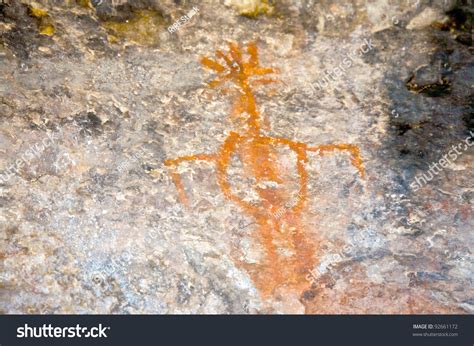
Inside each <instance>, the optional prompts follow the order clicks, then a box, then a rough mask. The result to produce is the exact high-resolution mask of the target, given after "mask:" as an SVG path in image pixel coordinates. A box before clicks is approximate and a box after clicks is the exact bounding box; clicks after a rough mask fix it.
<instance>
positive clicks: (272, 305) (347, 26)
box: [0, 0, 474, 314]
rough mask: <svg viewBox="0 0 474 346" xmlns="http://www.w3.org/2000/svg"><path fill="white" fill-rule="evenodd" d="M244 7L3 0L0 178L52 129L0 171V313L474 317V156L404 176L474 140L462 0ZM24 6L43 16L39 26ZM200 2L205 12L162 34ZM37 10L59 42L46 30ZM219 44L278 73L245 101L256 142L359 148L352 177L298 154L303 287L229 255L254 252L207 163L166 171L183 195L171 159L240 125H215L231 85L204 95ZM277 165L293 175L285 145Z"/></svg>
mask: <svg viewBox="0 0 474 346" xmlns="http://www.w3.org/2000/svg"><path fill="white" fill-rule="evenodd" d="M238 3H239V1H226V2H225V3H224V2H218V1H195V2H192V1H180V2H179V5H176V4H175V2H173V1H152V0H149V1H145V0H143V1H126V0H121V1H111V0H103V1H91V2H89V1H76V2H75V1H50V2H41V3H34V2H28V1H21V2H20V1H3V4H0V123H1V126H0V157H1V161H0V173H2V174H4V175H3V177H5V172H6V171H7V170H8V167H9V166H11V165H15V162H16V161H17V160H18V159H19V158H21V157H22V156H25V154H26V153H27V152H28V150H29V149H30V148H31V147H32V146H34V145H35V144H36V143H41V142H42V141H43V140H44V139H45V138H48V136H53V137H52V138H53V141H52V142H51V141H50V142H45V143H49V145H46V148H44V147H43V148H44V150H42V151H40V152H39V153H38V155H37V156H36V157H34V158H31V156H32V155H31V154H30V155H29V156H28V154H26V155H27V158H28V157H29V159H28V160H27V161H28V162H26V163H25V164H23V165H22V166H21V167H20V169H19V171H18V174H16V173H15V174H14V176H13V177H12V178H10V179H0V229H1V247H0V258H1V259H2V263H1V305H0V311H2V312H3V313H173V314H181V313H473V312H474V295H473V284H474V283H473V280H474V276H473V272H474V265H473V264H474V261H473V255H472V248H473V245H474V244H473V241H474V237H473V220H472V213H473V196H474V189H473V181H474V180H473V170H472V168H473V160H472V159H473V151H472V148H467V149H465V150H461V154H459V155H458V158H457V159H456V160H455V162H454V163H453V164H452V165H451V166H449V167H447V168H444V169H443V170H442V171H441V172H440V173H439V174H437V175H435V177H434V178H433V179H432V180H431V181H429V182H428V183H427V184H424V185H423V186H422V187H421V188H419V189H415V188H413V186H414V182H415V179H416V177H420V176H421V175H422V174H423V173H425V175H426V174H428V170H429V166H430V165H432V164H433V163H437V162H438V161H439V160H440V159H441V158H442V157H443V155H445V154H447V153H448V152H449V151H450V150H451V146H452V145H458V144H460V143H464V140H465V139H466V138H468V136H469V130H471V131H474V128H473V112H474V110H473V107H474V103H473V102H474V99H473V83H474V74H473V71H474V70H473V65H474V59H473V56H472V36H471V32H470V31H471V28H470V27H469V20H472V12H469V11H472V7H471V9H470V8H469V6H468V3H467V2H462V1H461V2H458V3H456V2H455V1H430V2H429V4H428V3H427V1H419V2H415V1H411V2H409V1H407V2H405V1H402V2H396V3H395V2H392V1H389V0H381V1H365V0H352V1H330V0H322V1H311V0H307V1H295V0H293V1H290V0H285V1H275V2H271V1H270V2H264V4H260V5H258V4H253V5H252V4H251V5H249V6H254V7H252V8H251V9H250V10H249V9H246V8H245V6H246V5H245V6H244V5H242V4H240V5H239V4H238ZM249 3H254V2H252V1H250V2H249ZM255 3H260V2H259V1H255ZM415 3H416V4H415ZM27 4H28V5H29V6H31V7H32V8H40V9H43V10H47V11H48V12H47V13H48V15H47V16H44V17H41V18H38V17H35V16H33V15H32V14H31V10H28V7H27ZM193 6H195V7H196V8H198V10H199V11H198V12H197V13H196V14H195V15H194V16H192V17H191V18H190V19H189V20H188V21H187V22H186V23H183V24H182V25H181V26H180V27H179V28H178V29H177V30H176V32H174V33H172V34H170V33H169V32H168V31H167V28H168V27H169V26H171V25H173V23H175V22H177V21H178V20H179V19H180V18H181V16H183V15H185V14H187V13H189V11H190V10H191V9H192V8H193ZM45 21H47V23H52V25H53V26H54V33H53V34H52V35H46V34H40V31H41V30H42V29H41V26H42V25H43V26H44V25H45ZM111 23H112V24H111ZM150 26H151V27H152V30H151V29H150ZM364 39H370V40H371V42H372V43H373V46H374V48H373V49H372V50H370V51H369V52H368V53H367V54H363V55H361V56H355V57H354V61H353V63H352V65H351V66H350V67H349V68H347V70H346V71H345V73H344V74H343V75H341V76H339V77H337V78H335V80H331V81H330V82H329V83H328V85H327V86H326V87H324V88H322V89H319V88H318V87H317V84H316V82H320V83H321V81H322V78H323V77H324V71H325V70H328V71H333V69H334V68H335V67H336V66H339V64H341V62H342V61H343V60H344V58H345V57H346V55H347V53H348V52H353V51H354V50H355V49H358V48H359V47H360V46H361V44H362V43H363V42H364ZM228 40H231V41H235V42H240V43H244V42H249V41H255V42H256V44H257V47H258V49H259V54H260V62H261V65H262V66H272V67H276V68H278V69H280V73H279V75H278V76H277V78H278V79H280V80H281V81H282V82H281V83H279V84H275V85H269V86H265V87H261V88H259V89H257V91H256V93H255V97H256V100H257V104H258V107H259V109H260V111H261V112H262V114H263V115H264V117H265V119H266V124H267V126H266V128H265V129H264V130H263V132H264V133H265V135H267V136H272V137H281V138H287V139H291V140H294V141H298V142H304V143H307V144H308V145H313V146H316V145H320V144H328V143H349V144H354V145H357V146H359V148H360V149H361V155H362V159H363V163H364V166H365V169H366V177H365V179H363V178H361V177H360V175H359V174H358V172H357V170H356V168H355V167H353V166H352V164H351V161H350V159H349V156H348V155H346V154H344V153H331V154H329V153H328V154H327V155H323V156H318V155H316V153H310V154H309V156H308V162H307V163H306V169H307V170H308V172H309V183H308V190H309V197H308V200H307V202H306V207H305V210H304V213H303V221H304V224H305V235H306V237H307V238H308V239H312V241H314V242H315V243H317V251H315V254H314V256H315V257H316V259H317V261H316V263H314V267H313V268H308V270H311V271H312V273H313V276H314V277H312V278H311V280H308V282H307V285H306V287H305V288H304V289H300V290H289V289H288V290H285V289H283V288H282V289H280V290H275V292H273V293H272V294H271V295H269V296H264V295H262V293H261V292H260V291H259V289H258V288H257V285H256V283H255V280H253V279H252V278H251V276H250V275H249V273H248V271H246V270H245V269H244V268H243V267H241V266H239V265H237V264H236V261H235V259H234V258H233V257H232V256H231V252H232V249H234V248H237V249H239V250H240V252H241V254H242V256H241V258H240V260H242V261H243V262H246V263H259V262H261V261H262V258H263V257H264V256H265V251H264V249H262V246H261V244H260V243H259V241H258V237H257V236H256V234H257V233H258V231H259V229H258V227H257V226H256V225H255V222H254V220H253V218H252V216H250V215H248V214H246V213H245V212H244V211H243V210H242V209H241V208H240V207H239V206H237V205H236V204H235V203H233V202H232V201H229V200H228V199H227V198H226V197H225V195H224V194H223V192H222V190H221V189H220V187H219V185H218V183H217V181H216V178H215V177H216V175H215V167H214V166H213V165H210V164H208V163H205V162H192V163H185V164H182V165H181V166H180V169H179V172H180V173H181V175H182V178H183V184H184V187H185V189H186V193H187V195H188V198H189V202H190V203H189V207H184V206H183V204H182V203H181V202H180V200H179V198H178V192H177V189H176V187H175V185H174V184H173V181H172V179H171V178H170V175H169V173H168V171H167V169H166V167H165V166H164V160H166V159H172V158H176V157H179V156H183V155H192V154H197V153H214V152H217V151H218V150H219V147H220V146H221V145H222V143H223V142H224V140H225V138H226V137H227V135H228V134H229V132H230V131H236V132H239V131H241V128H242V124H240V123H239V122H238V121H237V122H236V121H232V119H231V118H230V116H229V114H230V110H231V106H232V95H230V94H226V93H224V92H219V91H218V90H214V89H210V88H209V87H208V86H207V85H206V84H205V82H206V81H209V80H211V78H212V77H211V76H212V74H211V73H210V71H208V70H205V69H203V68H202V66H201V64H200V63H199V58H200V57H201V56H203V55H206V56H214V55H215V50H216V49H218V48H220V49H223V50H226V49H227V44H226V41H228ZM310 85H312V87H311V86H310ZM40 147H41V146H40ZM278 155H279V156H278V157H279V160H280V161H281V165H283V166H287V167H293V166H294V160H295V159H294V157H292V153H291V152H284V151H282V152H279V154H278ZM285 160H286V161H285ZM237 166H238V163H237ZM291 169H293V168H288V170H289V171H290V172H291ZM290 175H291V174H290ZM230 183H231V185H232V187H233V188H234V189H235V190H236V191H237V192H238V193H240V194H241V195H242V196H244V197H245V198H248V199H252V198H255V196H254V195H255V192H254V191H255V186H253V185H252V182H250V185H249V186H247V185H245V184H248V182H247V181H245V179H243V178H242V177H241V176H239V175H238V174H237V173H236V174H235V175H234V176H233V177H232V178H231V179H230ZM415 190H416V191H415ZM292 193H293V194H294V195H295V196H296V195H297V193H298V190H294V191H293V192H292ZM283 237H284V236H283ZM279 250H281V252H282V253H283V255H284V256H290V257H291V253H290V254H289V255H288V254H286V255H285V254H284V252H285V251H286V250H287V249H285V248H280V249H279ZM283 255H282V256H283ZM285 270H286V269H285V268H281V271H282V272H285Z"/></svg>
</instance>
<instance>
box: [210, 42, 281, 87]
mask: <svg viewBox="0 0 474 346" xmlns="http://www.w3.org/2000/svg"><path fill="white" fill-rule="evenodd" d="M228 45H229V51H228V52H227V53H224V52H223V51H221V50H216V58H215V59H211V58H208V57H203V58H202V59H201V63H202V64H203V65H204V66H205V67H207V68H209V69H211V70H213V71H215V72H216V73H217V77H216V78H215V79H214V80H212V81H211V82H209V86H210V87H212V88H215V87H217V86H219V85H221V84H223V83H225V82H227V81H230V82H233V83H234V85H235V86H236V87H237V88H238V89H239V90H240V91H244V90H245V91H248V90H252V89H253V87H254V86H257V85H266V84H272V83H277V82H279V81H278V80H276V79H272V78H256V79H255V78H253V77H255V76H257V77H261V76H265V75H268V74H272V73H278V70H277V69H274V68H265V67H261V66H260V63H259V60H258V50H257V46H256V45H255V43H254V42H250V43H248V44H247V47H246V49H245V50H246V53H247V55H248V57H247V58H246V59H244V57H243V56H242V50H241V47H240V46H239V45H238V44H237V43H235V42H228Z"/></svg>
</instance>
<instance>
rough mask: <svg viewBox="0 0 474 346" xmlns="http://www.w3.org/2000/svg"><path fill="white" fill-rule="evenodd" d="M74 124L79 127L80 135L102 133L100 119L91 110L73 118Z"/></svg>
mask: <svg viewBox="0 0 474 346" xmlns="http://www.w3.org/2000/svg"><path fill="white" fill-rule="evenodd" d="M74 121H75V122H76V124H77V125H78V126H79V127H80V128H81V130H80V133H81V135H87V136H90V135H98V134H100V133H102V121H101V120H100V118H99V117H98V116H97V115H96V114H95V113H93V112H87V113H86V112H83V113H81V114H79V116H76V117H75V118H74Z"/></svg>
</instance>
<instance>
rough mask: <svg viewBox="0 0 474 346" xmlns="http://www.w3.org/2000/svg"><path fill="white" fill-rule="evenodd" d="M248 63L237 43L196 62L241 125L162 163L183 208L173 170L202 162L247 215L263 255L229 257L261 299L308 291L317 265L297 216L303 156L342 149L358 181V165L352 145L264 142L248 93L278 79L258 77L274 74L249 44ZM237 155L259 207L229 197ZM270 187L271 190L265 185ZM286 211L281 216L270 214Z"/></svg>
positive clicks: (304, 180)
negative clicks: (200, 150) (286, 156)
mask: <svg viewBox="0 0 474 346" xmlns="http://www.w3.org/2000/svg"><path fill="white" fill-rule="evenodd" d="M246 53H247V55H248V58H246V59H244V57H243V56H242V49H241V47H239V45H238V44H236V43H233V42H231V43H229V52H228V53H224V52H223V51H221V50H217V51H216V56H217V59H211V58H208V57H203V58H202V59H201V63H202V64H203V65H204V66H205V67H206V68H209V69H211V70H213V71H214V72H216V73H217V77H216V78H215V79H214V80H213V81H211V82H210V83H209V86H210V87H211V88H215V87H217V86H220V85H222V84H224V83H225V82H230V83H231V84H232V85H233V88H232V91H233V92H235V93H236V95H237V97H236V100H235V102H234V104H233V107H232V114H231V115H232V116H233V117H234V118H235V117H237V118H239V119H240V120H243V121H244V125H243V126H242V128H241V129H240V131H239V132H233V131H231V132H230V133H229V135H228V137H227V138H226V140H225V141H224V143H223V144H222V146H221V147H220V149H219V151H218V152H217V153H211V154H195V155H189V156H182V157H179V158H176V159H170V160H166V161H165V165H166V166H167V167H168V168H169V169H170V171H171V177H172V179H173V181H174V184H175V185H176V188H177V190H178V195H179V198H180V200H181V202H182V203H183V204H185V205H188V199H187V196H186V193H185V188H184V185H183V182H182V180H181V176H180V174H179V173H178V170H177V168H178V166H179V165H180V164H182V163H184V162H191V161H207V162H210V163H212V164H213V165H215V169H216V175H217V183H218V185H219V187H220V189H221V190H222V192H223V194H224V195H225V197H226V198H227V199H229V200H230V201H233V202H234V203H236V204H237V205H239V206H240V208H241V209H242V210H243V211H244V212H245V213H247V215H249V216H251V217H253V219H254V220H255V223H256V225H257V229H256V230H255V231H254V232H255V235H256V238H257V241H258V243H259V244H260V246H261V247H262V248H263V250H264V255H263V256H262V259H261V260H260V263H249V262H248V261H246V260H244V254H243V253H242V252H241V250H240V249H239V248H238V247H236V246H234V247H233V248H232V249H233V250H232V254H231V255H232V258H233V260H234V261H235V262H236V264H237V265H238V266H239V267H241V268H243V269H244V270H246V271H247V273H248V274H249V275H250V277H251V278H252V280H253V281H254V283H255V285H256V287H257V288H258V289H259V291H260V293H261V294H262V295H263V296H264V297H266V296H269V295H272V294H274V293H275V292H276V290H277V289H278V290H282V289H283V290H286V289H290V290H302V289H304V288H305V287H309V285H310V284H309V283H308V281H307V280H306V279H305V277H306V275H307V273H308V271H309V270H311V269H312V268H314V266H315V265H316V264H317V261H316V253H317V242H316V241H315V240H314V239H310V237H308V236H307V234H306V233H307V232H305V229H304V224H303V221H302V213H303V212H304V208H305V204H306V201H307V197H308V172H307V170H306V168H305V164H306V162H307V160H308V152H314V153H315V154H317V155H324V154H325V153H328V152H332V151H336V150H338V151H345V152H348V153H349V154H350V157H351V162H352V164H353V165H354V166H355V167H356V168H357V169H358V171H359V173H360V175H361V176H362V177H363V176H364V174H365V172H364V167H363V164H362V159H361V156H360V151H359V148H358V147H357V146H355V145H352V144H325V145H318V146H313V147H311V146H308V145H307V144H305V143H301V142H295V141H291V140H288V139H285V138H278V137H269V136H266V135H265V134H263V133H262V128H261V122H262V119H261V114H260V112H259V110H258V108H257V104H256V101H255V96H254V88H255V87H256V86H259V85H267V84H271V83H275V82H278V80H275V79H272V78H268V77H263V76H266V75H268V74H274V73H277V72H278V71H277V70H276V69H273V68H264V67H261V66H260V64H259V59H258V51H257V46H256V45H255V43H253V42H251V43H249V44H248V45H247V46H246ZM279 148H284V149H286V150H290V152H293V153H294V154H295V156H296V166H295V171H296V172H297V173H296V174H297V176H296V177H295V180H296V181H297V183H298V185H299V188H298V199H297V200H296V201H295V203H294V204H293V205H292V206H291V207H288V201H289V200H290V199H291V196H292V195H294V192H293V193H291V192H290V191H288V189H287V187H284V186H285V181H284V175H283V174H282V172H281V169H280V168H279V167H280V166H279V164H278V159H279V155H278V149H279ZM233 158H238V159H239V160H240V162H241V163H242V165H243V167H244V172H245V174H246V175H247V176H249V177H251V178H252V179H253V181H254V182H255V183H254V186H253V189H254V191H255V192H256V193H257V195H258V202H257V203H256V202H249V201H247V200H245V199H244V198H242V197H241V196H239V195H238V194H237V192H234V191H233V189H232V186H231V183H230V180H229V172H228V171H229V167H230V165H231V160H232V159H233ZM268 182H271V183H272V187H268V186H265V184H267V183H268ZM282 208H286V211H285V213H284V215H281V217H275V213H276V212H277V211H278V210H281V209H282Z"/></svg>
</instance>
